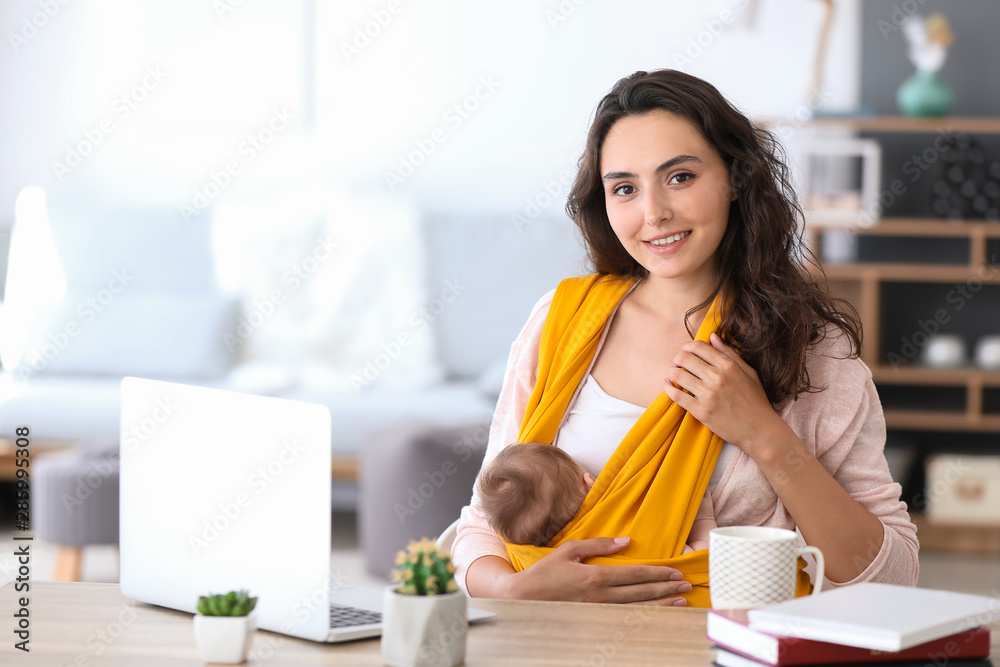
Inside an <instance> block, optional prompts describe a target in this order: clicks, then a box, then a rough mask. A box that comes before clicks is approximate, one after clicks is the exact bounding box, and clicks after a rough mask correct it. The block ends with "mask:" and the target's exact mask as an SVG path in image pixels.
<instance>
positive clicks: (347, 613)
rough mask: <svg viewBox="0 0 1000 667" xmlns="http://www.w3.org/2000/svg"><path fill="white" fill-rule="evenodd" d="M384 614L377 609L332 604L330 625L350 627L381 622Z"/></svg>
mask: <svg viewBox="0 0 1000 667" xmlns="http://www.w3.org/2000/svg"><path fill="white" fill-rule="evenodd" d="M381 622H382V614H380V613H378V612H377V611H369V610H367V609H358V608H357V607H347V606H343V605H339V604H334V605H330V627H331V628H349V627H352V626H355V625H368V624H370V623H381Z"/></svg>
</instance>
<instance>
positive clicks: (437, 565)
mask: <svg viewBox="0 0 1000 667" xmlns="http://www.w3.org/2000/svg"><path fill="white" fill-rule="evenodd" d="M396 565H397V569H396V571H395V572H393V573H392V580H393V581H395V582H398V583H399V584H400V585H399V588H397V589H396V590H397V592H399V593H402V594H404V595H443V594H445V593H453V592H454V591H457V590H458V584H456V583H455V566H454V565H452V563H451V558H450V557H449V556H448V554H446V553H444V552H443V551H438V548H437V544H435V543H434V540H430V539H428V538H426V537H425V538H423V539H422V540H419V541H417V542H410V544H409V545H408V546H407V547H406V551H400V552H399V553H397V554H396Z"/></svg>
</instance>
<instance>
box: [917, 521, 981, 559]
mask: <svg viewBox="0 0 1000 667" xmlns="http://www.w3.org/2000/svg"><path fill="white" fill-rule="evenodd" d="M910 518H911V519H912V520H913V523H914V524H915V525H916V526H917V539H918V540H919V541H920V549H921V551H955V552H959V553H977V554H1000V526H991V525H982V524H973V523H966V524H942V523H934V522H933V521H929V520H928V519H927V517H926V516H924V515H922V514H912V515H911V516H910Z"/></svg>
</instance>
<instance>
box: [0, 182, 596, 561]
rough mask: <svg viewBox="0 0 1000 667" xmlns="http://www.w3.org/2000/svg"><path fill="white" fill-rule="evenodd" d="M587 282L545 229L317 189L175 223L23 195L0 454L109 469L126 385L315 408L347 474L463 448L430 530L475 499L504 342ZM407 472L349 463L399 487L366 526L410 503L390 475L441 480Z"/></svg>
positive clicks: (568, 244) (8, 309) (151, 211)
mask: <svg viewBox="0 0 1000 667" xmlns="http://www.w3.org/2000/svg"><path fill="white" fill-rule="evenodd" d="M303 201H312V202H313V203H312V204H303V203H302V202H303ZM323 255H325V257H323V258H321V256H323ZM310 260H311V261H310ZM296 269H297V271H296ZM585 270H586V267H585V253H584V251H583V249H582V245H581V243H580V241H579V239H578V234H577V233H576V231H575V228H574V227H573V224H572V222H571V221H569V220H567V219H566V218H565V217H564V216H562V215H561V214H560V212H555V211H553V212H552V213H551V215H548V216H546V215H544V214H541V215H536V216H535V217H534V218H526V217H524V216H523V215H514V216H512V215H511V212H499V213H496V214H490V213H477V214H474V215H456V214H435V213H434V212H428V211H420V210H418V209H417V208H416V207H415V206H413V205H412V203H408V202H403V201H384V197H383V198H382V200H375V199H374V198H364V197H361V198H358V197H348V196H346V195H343V194H342V193H337V192H332V193H331V192H330V191H327V190H325V189H321V190H320V194H318V195H317V193H316V191H315V188H314V189H313V190H310V191H309V192H307V193H305V194H303V193H302V192H295V193H292V194H288V193H284V194H279V195H275V196H274V197H273V198H271V199H270V200H267V201H261V200H252V199H251V200H247V201H238V202H235V203H232V204H231V205H220V206H219V207H217V208H216V209H215V210H213V211H210V212H206V213H205V214H203V215H202V216H200V217H196V218H193V219H192V220H182V219H181V218H180V216H179V214H178V213H177V212H176V210H175V209H173V208H171V207H157V206H150V205H146V206H135V205H134V204H133V205H121V204H117V203H114V204H112V203H108V202H97V201H93V200H91V201H80V200H67V201H62V200H58V199H56V200H50V201H46V198H45V196H44V193H42V192H41V191H38V190H37V189H26V190H25V192H22V195H21V197H19V199H18V209H17V211H16V221H15V226H14V230H13V233H12V238H11V251H10V257H9V261H8V270H7V278H6V292H5V301H4V304H3V308H2V310H0V316H2V319H0V327H7V326H9V325H10V323H11V322H15V321H16V322H19V323H20V326H19V334H18V335H17V336H15V335H13V334H11V333H7V331H6V330H5V332H4V338H5V339H4V340H0V359H2V361H3V365H4V369H3V371H2V373H0V438H9V437H10V436H11V435H12V434H13V428H14V426H15V425H16V424H29V425H30V426H31V428H32V433H33V435H34V438H35V440H36V441H37V442H40V443H42V442H63V443H74V444H75V446H77V447H80V448H84V449H88V450H89V449H97V450H100V449H105V450H106V449H116V448H117V446H118V437H119V432H118V431H119V424H118V419H119V411H118V404H119V400H120V389H119V386H120V380H121V378H122V377H123V376H125V375H137V376H143V377H155V378H160V379H168V380H172V381H178V382H185V383H191V384H203V385H208V386H216V387H222V388H229V389H233V390H237V391H246V392H250V393H262V394H269V395H276V396H282V397H286V398H292V399H297V400H304V401H311V402H316V403H321V404H323V405H326V406H327V407H329V409H330V412H331V414H332V417H333V425H334V426H333V436H332V441H331V443H330V444H331V448H332V451H333V453H334V455H335V457H336V458H338V459H342V460H345V459H346V460H355V461H357V460H359V459H360V458H361V454H362V452H364V451H365V450H366V447H368V443H370V442H373V441H375V442H378V443H382V444H383V445H385V446H387V447H389V449H395V450H396V451H397V452H398V451H399V448H400V447H402V448H403V450H404V451H410V453H413V452H416V451H419V449H420V442H421V441H422V440H421V439H424V440H426V439H427V438H431V439H434V438H438V440H440V437H438V435H435V434H441V433H444V434H446V435H445V436H443V437H445V439H448V438H454V439H455V440H456V441H459V440H462V436H460V435H459V434H460V433H462V432H463V429H464V432H465V433H466V434H468V433H470V432H471V433H478V435H475V438H477V442H476V444H475V447H476V448H478V449H476V454H475V456H472V457H469V458H467V459H466V461H468V460H472V461H473V463H472V464H471V466H466V467H467V468H469V469H468V470H467V471H466V473H465V477H464V478H463V480H464V481H462V482H461V484H459V483H458V482H454V484H452V488H453V489H454V494H453V496H452V497H451V498H450V500H449V501H448V502H447V503H445V505H442V506H441V507H439V508H437V509H435V511H434V512H433V513H432V512H424V513H423V518H424V519H428V520H429V522H428V523H426V526H440V527H441V528H443V527H445V526H447V525H448V524H449V523H450V522H451V520H452V519H454V518H456V517H457V512H458V509H459V507H460V506H461V504H464V502H466V501H467V500H468V497H469V494H470V493H471V479H472V478H473V477H474V472H475V470H476V469H477V466H478V460H479V459H481V454H482V452H481V449H482V446H484V444H485V440H484V436H483V435H482V434H483V433H485V430H484V429H485V428H487V427H488V424H489V420H490V416H491V415H492V412H493V408H494V405H495V402H496V398H497V395H498V393H499V391H500V386H501V383H502V380H503V370H504V367H505V364H506V361H507V356H508V354H509V351H510V344H511V342H512V341H513V339H514V338H515V336H516V335H517V333H518V331H519V330H520V327H521V326H522V325H523V323H524V322H525V320H526V319H527V316H528V314H529V312H530V309H531V307H532V305H533V304H534V302H535V301H536V300H537V299H538V298H539V297H540V296H541V295H542V294H544V293H545V292H547V291H549V290H551V289H553V288H554V287H555V286H556V284H557V283H558V281H559V280H560V279H561V278H563V277H566V276H569V275H579V274H581V273H583V272H585ZM53 276H55V279H52V277H53ZM296 280H298V281H299V283H300V284H299V285H298V286H295V281H296ZM39 281H42V283H44V284H42V283H40V282H39ZM293 286H295V287H294V289H293ZM276 297H280V298H276ZM105 302H106V303H105ZM81 304H82V305H81ZM87 304H89V305H87ZM98 308H100V311H99V312H97V309H98ZM91 311H95V312H91ZM18 336H19V337H18ZM19 346H20V350H21V351H22V353H21V354H20V355H18V348H19ZM25 349H27V350H29V354H24V353H23V350H25ZM32 351H33V353H32ZM49 353H51V354H49ZM400 438H402V444H400ZM408 439H412V440H413V443H414V444H413V446H412V448H409V449H408V446H407V444H406V443H407V442H408V441H409V440H408ZM389 442H391V443H392V444H391V446H389V445H387V444H386V443H389ZM435 456H437V454H435ZM476 457H478V458H476ZM402 458H405V457H401V456H400V455H399V454H398V453H397V455H396V460H395V461H394V460H393V459H392V458H386V457H382V458H378V457H376V458H374V459H373V458H371V457H369V458H366V459H364V461H363V463H364V465H366V466H369V467H370V468H372V467H374V468H378V469H380V470H383V471H387V472H386V474H387V475H388V477H387V478H386V479H389V478H392V479H395V480H396V482H394V483H395V484H396V486H397V487H399V488H396V489H391V488H385V487H384V486H383V488H374V486H376V485H377V484H382V482H381V481H379V482H378V483H377V484H376V483H373V488H372V489H371V492H372V493H371V494H370V496H369V497H370V502H369V504H379V507H380V509H379V512H383V513H384V507H382V506H383V505H384V504H385V501H386V500H387V499H388V498H389V496H390V495H391V494H392V493H394V492H396V491H401V492H403V493H404V494H405V492H406V490H407V489H408V488H409V487H410V486H412V484H410V483H406V484H404V483H403V481H404V480H405V478H406V476H405V475H403V476H399V475H396V476H395V477H393V475H394V474H395V473H393V474H389V472H388V471H392V470H395V466H397V463H398V465H400V466H403V467H405V468H407V469H410V468H413V470H412V472H413V473H414V474H416V475H417V478H419V477H420V476H421V475H422V474H423V473H424V472H426V471H430V470H431V468H432V467H434V466H435V465H437V462H433V463H428V464H427V465H423V464H421V463H419V462H418V463H414V461H413V460H412V459H408V460H407V461H406V462H405V463H404V462H403V461H402ZM418 459H419V456H418ZM414 466H416V467H415V468H414ZM375 477H376V478H378V475H375ZM365 478H366V476H365V474H364V473H362V475H361V479H362V480H364V479H365ZM456 479H457V478H456ZM415 481H416V482H417V483H418V486H419V479H416V480H415ZM333 484H334V489H335V493H334V508H335V509H345V510H355V509H358V505H359V498H360V496H359V492H358V484H357V481H356V480H352V479H340V480H334V481H333ZM414 488H416V487H414ZM380 496H381V497H380ZM439 500H440V498H439ZM380 503H381V504H380ZM391 505H392V503H391V502H390V503H389V506H390V507H391ZM361 513H362V514H364V508H361ZM376 514H378V512H375V511H374V510H373V511H372V512H369V515H370V516H375V515H376ZM431 514H434V517H433V518H432V517H431ZM378 521H381V522H382V523H383V524H385V523H386V522H384V521H382V520H381V519H379V520H378ZM378 521H376V524H375V530H376V532H377V530H378ZM418 524H419V525H418ZM410 526H411V527H412V528H413V529H414V530H416V529H417V528H420V529H422V530H437V529H436V528H425V524H420V522H411V523H410ZM397 528H399V522H395V525H392V523H391V522H389V525H387V526H386V529H387V530H391V531H396V532H394V533H393V535H394V536H395V537H397V538H398V539H399V540H402V539H404V538H405V536H404V535H403V533H405V531H403V532H399V531H397V530H396V529H397ZM362 532H364V531H362ZM368 534H369V535H370V536H371V535H373V533H372V531H371V530H369V531H368ZM372 539H374V540H376V541H379V543H380V544H382V543H387V542H386V540H382V539H381V537H372ZM389 541H390V542H391V541H392V540H391V539H389ZM397 541H398V540H397ZM374 569H376V570H378V569H381V568H380V567H376V568H374Z"/></svg>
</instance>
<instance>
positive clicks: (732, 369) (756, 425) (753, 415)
mask: <svg viewBox="0 0 1000 667" xmlns="http://www.w3.org/2000/svg"><path fill="white" fill-rule="evenodd" d="M711 341H712V344H711V345H709V344H707V343H704V342H702V341H691V342H689V343H685V344H684V345H683V346H682V347H681V349H680V352H678V353H677V356H676V357H674V364H676V366H675V367H674V368H672V369H670V371H669V372H668V373H667V377H666V378H665V379H664V381H663V391H664V393H666V395H667V396H668V397H669V398H670V400H672V401H673V402H675V403H677V404H678V405H680V406H681V407H682V408H684V409H685V410H687V411H688V412H690V413H691V414H692V415H694V417H695V418H696V419H697V420H698V421H700V422H701V423H702V424H704V425H705V426H707V427H708V428H709V429H710V430H711V431H712V432H713V433H715V434H716V435H718V436H719V437H720V438H722V439H723V440H725V441H726V442H731V443H733V444H734V445H736V446H737V447H739V448H740V449H743V450H744V451H746V452H747V453H748V454H751V456H752V452H751V451H750V450H751V449H752V447H753V445H754V443H755V442H757V441H760V440H761V437H762V436H764V437H766V434H767V433H769V432H772V433H773V432H774V430H775V429H776V428H780V427H781V426H782V425H785V423H784V421H783V420H782V419H781V417H780V416H778V413H776V412H775V411H774V408H772V407H771V404H770V402H769V401H768V400H767V393H766V392H765V391H764V386H763V385H762V384H761V383H760V379H759V378H758V377H757V372H756V371H755V370H754V369H753V368H751V367H750V366H749V365H748V364H747V363H746V362H745V361H743V359H742V358H740V355H739V354H737V353H736V350H734V349H733V348H731V347H729V346H728V345H726V344H725V343H723V342H722V339H721V338H719V337H718V336H717V335H716V334H712V336H711ZM678 387H680V389H678ZM682 389H683V390H684V391H682ZM775 420H777V422H776V421H775ZM778 422H780V425H779V424H778Z"/></svg>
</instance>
